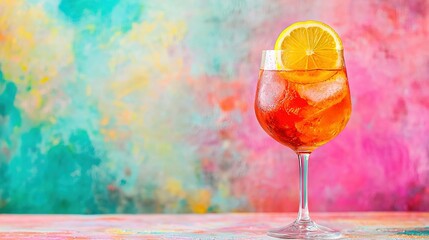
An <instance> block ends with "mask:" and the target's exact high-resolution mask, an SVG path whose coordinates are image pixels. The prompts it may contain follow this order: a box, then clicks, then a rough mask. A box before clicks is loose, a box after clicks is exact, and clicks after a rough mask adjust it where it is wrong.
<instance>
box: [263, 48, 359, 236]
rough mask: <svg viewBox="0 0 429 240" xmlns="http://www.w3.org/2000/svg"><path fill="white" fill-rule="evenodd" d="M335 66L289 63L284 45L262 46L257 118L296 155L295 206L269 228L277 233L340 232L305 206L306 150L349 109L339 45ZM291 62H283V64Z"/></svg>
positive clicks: (325, 137)
mask: <svg viewBox="0 0 429 240" xmlns="http://www.w3.org/2000/svg"><path fill="white" fill-rule="evenodd" d="M338 56H340V59H339V60H340V61H341V63H340V64H338V66H339V67H337V68H334V69H319V68H316V67H310V68H306V69H293V68H290V66H292V64H285V62H287V61H288V55H287V53H285V52H284V51H282V50H265V51H263V52H262V61H261V69H260V72H259V80H258V86H257V91H256V98H255V112H256V116H257V119H258V122H259V124H260V125H261V126H262V128H263V129H264V130H265V132H267V133H268V135H270V136H271V137H272V138H274V139H275V140H276V141H278V142H279V143H281V144H283V145H285V146H287V147H289V148H290V149H292V150H293V151H295V152H296V154H297V155H298V160H299V188H300V201H299V212H298V217H297V219H296V220H295V222H293V223H291V224H289V225H287V226H285V227H282V228H278V229H273V230H270V231H269V232H268V235H269V236H272V237H278V238H310V239H314V238H325V239H335V238H338V237H340V236H341V235H340V232H338V231H335V230H332V229H329V228H327V227H323V226H320V225H317V224H316V223H314V222H313V221H312V220H311V218H310V215H309V210H308V200H307V196H308V190H307V177H308V162H309V157H310V154H311V153H312V152H313V151H314V150H315V149H316V148H318V147H320V146H322V145H323V144H325V143H327V142H329V141H330V140H332V139H333V138H334V137H335V136H337V135H338V134H339V133H340V132H341V131H342V130H343V129H344V127H345V126H346V124H347V122H348V120H349V118H350V114H351V99H350V90H349V85H348V81H347V73H346V68H345V64H344V57H343V52H342V50H338ZM286 65H287V66H289V67H288V68H284V67H283V66H286Z"/></svg>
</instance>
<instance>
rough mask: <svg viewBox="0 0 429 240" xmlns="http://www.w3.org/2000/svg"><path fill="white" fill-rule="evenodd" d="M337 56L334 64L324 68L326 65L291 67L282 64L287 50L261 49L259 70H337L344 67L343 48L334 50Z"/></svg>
mask: <svg viewBox="0 0 429 240" xmlns="http://www.w3.org/2000/svg"><path fill="white" fill-rule="evenodd" d="M336 51H337V53H338V55H339V58H338V59H337V63H336V64H335V65H336V66H333V67H330V68H326V67H311V68H293V67H290V66H285V65H284V61H285V59H284V56H285V54H283V53H287V52H288V51H287V50H271V49H270V50H262V59H261V65H260V69H261V70H290V71H294V70H298V71H301V70H302V71H304V70H305V71H308V70H339V69H343V68H344V67H345V63H344V54H343V53H344V50H343V49H340V50H336Z"/></svg>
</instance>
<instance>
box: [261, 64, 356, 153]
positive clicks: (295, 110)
mask: <svg viewBox="0 0 429 240" xmlns="http://www.w3.org/2000/svg"><path fill="white" fill-rule="evenodd" d="M302 79H309V80H310V81H302ZM297 80H300V81H297ZM303 82H311V83H303ZM257 88H258V89H257V93H256V98H255V111H256V116H257V119H258V121H259V123H260V124H261V126H262V128H263V129H264V130H265V131H266V132H267V133H268V134H269V135H270V136H271V137H273V138H274V139H275V140H277V141H278V142H280V143H282V144H284V145H286V146H288V147H290V148H291V149H293V150H295V151H308V152H311V151H312V150H314V149H315V148H317V147H319V146H321V145H323V144H325V143H326V142H328V141H330V140H331V139H333V138H334V137H335V136H337V135H338V134H339V133H340V132H341V131H342V130H343V129H344V127H345V126H346V124H347V122H348V120H349V118H350V114H351V101H350V91H349V86H348V82H347V75H346V70H345V69H344V68H342V69H335V70H299V71H298V70H294V71H283V70H260V73H259V81H258V87H257Z"/></svg>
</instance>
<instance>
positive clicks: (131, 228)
mask: <svg viewBox="0 0 429 240" xmlns="http://www.w3.org/2000/svg"><path fill="white" fill-rule="evenodd" d="M294 217H295V214H293V213H284V214H280V213H279V214H276V213H275V214H272V213H269V214H265V213H264V214H262V213H256V214H252V213H245V214H236V213H234V214H205V215H0V239H273V238H271V237H268V236H266V235H265V232H266V230H267V229H269V228H272V227H278V226H282V225H284V224H285V223H289V222H291V221H293V219H294ZM313 218H314V219H315V220H316V221H317V222H318V223H321V224H325V225H328V226H329V225H330V226H336V227H337V228H339V229H341V230H342V232H343V236H344V239H408V238H411V239H414V238H417V239H429V212H426V213H423V212H364V213H362V212H359V213H314V214H313Z"/></svg>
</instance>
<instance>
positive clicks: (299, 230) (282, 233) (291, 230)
mask: <svg viewBox="0 0 429 240" xmlns="http://www.w3.org/2000/svg"><path fill="white" fill-rule="evenodd" d="M267 234H268V236H270V237H276V238H284V239H338V238H340V237H341V233H340V232H339V231H336V230H333V229H330V228H327V227H323V226H320V225H317V224H316V223H314V222H313V221H311V220H309V221H303V220H301V221H295V222H294V223H292V224H289V225H287V226H286V227H281V228H277V229H272V230H270V231H268V233H267Z"/></svg>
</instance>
